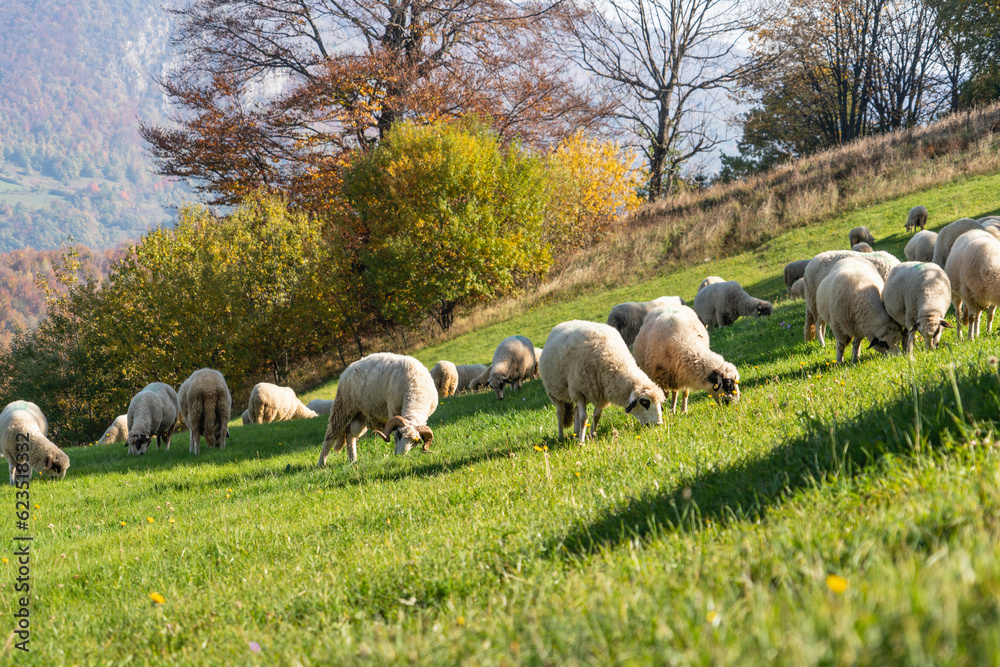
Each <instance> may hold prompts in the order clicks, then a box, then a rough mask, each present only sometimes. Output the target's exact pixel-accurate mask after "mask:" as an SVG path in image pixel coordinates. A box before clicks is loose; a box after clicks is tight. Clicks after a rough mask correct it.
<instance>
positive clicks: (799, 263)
mask: <svg viewBox="0 0 1000 667" xmlns="http://www.w3.org/2000/svg"><path fill="white" fill-rule="evenodd" d="M807 266H809V260H808V259H800V260H796V261H794V262H789V263H788V264H785V290H786V291H787V292H788V294H789V296H791V294H792V285H794V284H795V282H796V281H797V280H799V279H800V278H802V276H804V275H806V267H807Z"/></svg>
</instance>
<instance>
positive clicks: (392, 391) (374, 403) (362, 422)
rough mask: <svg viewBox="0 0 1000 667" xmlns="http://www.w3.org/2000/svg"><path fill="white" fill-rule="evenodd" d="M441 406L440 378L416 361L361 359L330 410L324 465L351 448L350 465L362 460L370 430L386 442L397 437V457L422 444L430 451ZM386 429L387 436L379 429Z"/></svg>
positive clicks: (382, 355)
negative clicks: (361, 441) (361, 445)
mask: <svg viewBox="0 0 1000 667" xmlns="http://www.w3.org/2000/svg"><path fill="white" fill-rule="evenodd" d="M437 406H438V391H437V388H436V387H435V386H434V379H433V378H431V374H430V372H429V371H428V370H427V369H426V368H425V367H424V365H423V364H422V363H420V362H419V361H417V360H416V359H414V358H413V357H408V356H404V355H401V354H392V353H391V352H378V353H376V354H369V355H368V356H367V357H363V358H361V359H358V360H357V361H355V362H354V363H353V364H351V365H350V366H348V367H347V369H346V370H345V371H344V372H343V374H342V375H341V376H340V382H339V383H338V385H337V397H336V398H335V399H334V401H333V406H332V408H331V409H330V421H329V424H328V425H327V427H326V436H325V437H324V438H323V449H322V451H320V454H319V466H320V467H323V466H325V465H326V457H327V455H328V454H329V453H330V448H331V447H333V448H334V451H335V452H339V451H340V450H342V449H344V447H347V460H348V462H350V463H354V462H355V461H357V460H358V438H360V437H361V436H362V435H364V434H365V431H367V430H368V429H369V428H370V429H372V430H373V431H375V433H376V434H377V435H378V436H379V437H380V438H382V439H383V440H385V441H386V442H389V441H390V437H395V440H396V445H395V452H396V454H406V453H407V452H408V451H410V449H411V448H412V447H413V446H414V445H415V444H416V443H418V442H422V443H423V451H425V452H428V451H430V444H431V441H432V440H433V439H434V432H433V431H431V429H430V427H429V426H427V420H428V419H429V418H430V416H431V415H432V414H434V411H435V410H437ZM381 424H385V427H384V428H383V429H382V431H379V430H378V429H377V426H378V425H381Z"/></svg>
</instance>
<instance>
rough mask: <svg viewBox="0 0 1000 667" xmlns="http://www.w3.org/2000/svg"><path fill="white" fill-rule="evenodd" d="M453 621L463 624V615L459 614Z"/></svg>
mask: <svg viewBox="0 0 1000 667" xmlns="http://www.w3.org/2000/svg"><path fill="white" fill-rule="evenodd" d="M455 622H456V623H458V624H459V625H465V616H459V617H458V618H456V619H455Z"/></svg>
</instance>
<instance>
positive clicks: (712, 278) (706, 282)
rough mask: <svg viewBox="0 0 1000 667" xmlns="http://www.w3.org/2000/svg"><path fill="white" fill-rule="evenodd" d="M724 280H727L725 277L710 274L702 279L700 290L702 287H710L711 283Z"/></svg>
mask: <svg viewBox="0 0 1000 667" xmlns="http://www.w3.org/2000/svg"><path fill="white" fill-rule="evenodd" d="M724 282H726V279H725V278H720V277H719V276H709V277H708V278H705V279H704V280H702V281H701V284H700V285H698V292H700V291H701V288H702V287H708V286H709V285H714V284H715V283H724Z"/></svg>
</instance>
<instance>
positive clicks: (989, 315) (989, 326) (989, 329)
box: [976, 306, 997, 334]
mask: <svg viewBox="0 0 1000 667" xmlns="http://www.w3.org/2000/svg"><path fill="white" fill-rule="evenodd" d="M996 312H997V307H996V306H990V307H989V308H987V309H986V333H993V315H995V314H996ZM976 333H977V334H978V333H979V331H976Z"/></svg>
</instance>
